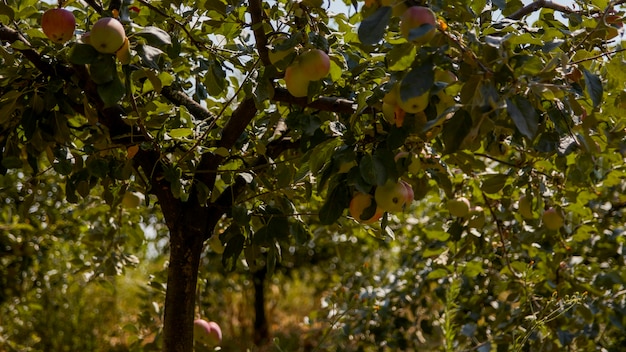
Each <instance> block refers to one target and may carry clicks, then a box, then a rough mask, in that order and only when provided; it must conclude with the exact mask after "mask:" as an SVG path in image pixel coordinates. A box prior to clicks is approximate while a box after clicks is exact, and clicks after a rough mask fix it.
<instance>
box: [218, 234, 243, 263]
mask: <svg viewBox="0 0 626 352" xmlns="http://www.w3.org/2000/svg"><path fill="white" fill-rule="evenodd" d="M229 237H230V238H229V239H228V242H226V248H224V253H222V265H224V268H226V270H228V271H233V270H235V267H236V266H237V261H238V259H239V255H241V251H243V246H244V243H245V240H246V238H245V237H244V236H243V235H242V234H241V233H239V232H237V233H234V234H232V235H231V236H229Z"/></svg>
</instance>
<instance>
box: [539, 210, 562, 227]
mask: <svg viewBox="0 0 626 352" xmlns="http://www.w3.org/2000/svg"><path fill="white" fill-rule="evenodd" d="M542 221H543V224H544V225H545V226H546V228H547V229H548V230H553V231H555V230H558V229H560V228H561V227H562V226H563V216H562V215H561V213H560V212H559V211H558V210H556V209H554V208H552V207H551V208H548V209H546V211H544V212H543V217H542Z"/></svg>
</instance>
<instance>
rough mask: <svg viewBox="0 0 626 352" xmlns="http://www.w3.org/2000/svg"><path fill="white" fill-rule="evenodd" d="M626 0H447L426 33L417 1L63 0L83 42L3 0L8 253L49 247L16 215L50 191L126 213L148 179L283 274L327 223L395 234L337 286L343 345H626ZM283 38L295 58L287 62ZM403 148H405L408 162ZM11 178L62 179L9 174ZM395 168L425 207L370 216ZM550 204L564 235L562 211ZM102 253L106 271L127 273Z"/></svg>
mask: <svg viewBox="0 0 626 352" xmlns="http://www.w3.org/2000/svg"><path fill="white" fill-rule="evenodd" d="M622 2H623V1H616V2H612V3H611V2H607V1H592V2H579V3H578V4H577V5H578V9H577V10H575V11H574V10H567V11H566V9H565V8H563V7H558V6H544V7H543V8H541V7H538V8H537V9H535V10H538V11H537V12H536V13H537V14H538V16H537V19H536V20H535V21H534V22H533V23H529V22H527V21H524V20H523V16H524V14H528V12H524V11H527V10H528V9H530V8H524V7H523V4H522V3H521V2H520V1H492V2H486V1H464V0H454V1H444V0H435V1H431V2H429V3H428V4H427V5H428V6H429V7H430V8H431V9H432V10H434V12H435V13H436V15H437V17H438V19H439V22H438V24H437V29H436V33H435V35H434V37H433V39H432V40H430V41H428V42H427V43H419V44H416V42H412V41H408V40H407V39H406V38H404V37H402V35H401V34H400V16H401V15H402V13H403V10H404V8H405V7H406V6H409V5H417V4H415V3H413V2H411V1H409V2H395V1H366V2H365V4H363V3H357V2H354V3H353V4H352V3H351V4H346V6H350V7H349V10H346V11H345V12H344V13H334V12H333V11H329V10H328V7H329V3H328V2H323V1H319V2H318V1H313V0H304V1H301V2H295V1H275V2H262V1H258V0H251V1H249V2H243V1H237V0H229V1H226V0H224V1H222V0H206V1H203V0H200V1H194V2H187V1H143V0H139V1H137V2H133V3H131V2H129V1H124V2H117V1H111V2H107V3H106V4H105V5H106V6H107V7H106V8H103V7H102V5H100V4H98V3H96V2H93V1H87V2H86V3H87V4H83V3H79V2H73V1H70V2H68V3H67V4H65V5H67V7H68V8H70V9H71V10H72V12H73V14H74V15H75V17H76V18H77V23H78V26H77V28H76V32H75V36H74V38H73V39H72V40H70V41H69V42H68V43H66V44H55V43H53V42H51V41H49V40H48V39H47V38H46V37H45V35H44V34H43V32H42V31H41V26H40V19H41V15H42V13H43V11H45V10H46V9H48V8H51V7H53V6H52V5H50V4H47V3H45V2H39V1H31V0H25V1H20V2H5V3H2V4H0V40H1V43H2V46H1V47H0V54H1V55H0V152H1V154H0V173H1V174H2V176H1V177H2V184H3V190H4V189H12V190H11V191H10V192H9V195H8V196H7V197H6V199H7V201H6V202H5V203H6V204H5V206H6V207H5V208H3V210H2V211H3V213H2V214H0V215H2V216H3V219H4V220H3V221H6V223H7V224H8V225H6V228H5V227H3V228H2V235H1V237H0V240H1V241H3V243H4V242H6V243H7V244H6V245H4V244H3V246H4V247H3V248H11V249H10V250H4V249H1V248H0V250H3V251H5V252H10V253H11V255H12V256H17V257H18V258H21V257H22V254H21V252H20V253H19V255H18V254H15V253H14V252H13V251H14V249H13V248H17V247H20V246H21V245H20V243H31V242H32V243H34V244H38V243H39V242H40V241H43V240H40V239H36V240H34V241H30V240H26V239H27V238H30V237H28V236H30V235H29V234H28V233H24V232H23V231H27V230H29V228H28V226H26V225H25V224H20V225H19V226H16V225H14V224H15V223H16V222H15V221H13V217H12V216H11V211H14V210H15V209H18V210H19V211H21V215H20V216H21V217H20V219H27V218H28V217H29V216H31V215H30V213H31V212H30V210H31V207H32V205H33V204H44V203H45V200H44V199H41V200H40V199H33V197H34V196H33V195H35V194H38V193H41V192H43V191H44V190H45V192H50V194H54V197H58V201H59V202H61V201H67V202H69V203H72V204H76V205H80V204H84V203H86V202H88V201H89V202H92V201H94V200H99V201H100V202H101V204H106V206H107V208H106V209H107V210H110V211H114V209H117V208H118V206H119V205H120V204H122V203H123V200H124V197H125V195H127V194H131V193H132V194H135V193H133V192H138V193H141V194H143V197H145V199H144V204H148V205H149V204H153V203H155V202H158V204H159V208H160V210H161V211H162V212H163V218H164V219H163V221H164V223H165V224H166V225H167V226H168V227H169V228H170V230H174V229H179V230H180V231H173V232H177V233H184V234H188V235H187V236H188V237H184V238H187V239H188V238H194V236H200V237H202V240H204V239H208V238H209V237H210V236H211V234H212V233H213V232H215V234H216V235H217V236H219V240H220V241H221V242H222V244H224V245H225V250H224V252H223V255H222V257H221V262H222V265H223V266H224V267H225V268H226V269H227V270H235V269H237V267H238V265H240V263H241V259H244V260H245V263H246V267H247V268H248V269H249V270H254V269H258V268H260V267H265V268H266V269H267V270H269V271H270V272H273V271H275V270H276V268H277V267H279V265H280V262H281V260H282V259H286V260H288V258H289V256H287V255H286V253H288V252H289V251H290V250H291V252H292V253H294V252H295V248H301V247H302V246H303V245H305V244H306V245H311V243H312V242H310V241H311V240H312V239H318V238H319V234H320V233H321V232H323V231H329V232H331V233H333V232H334V233H338V232H345V233H352V232H355V233H358V234H359V236H358V238H359V240H360V241H363V243H368V244H370V243H379V242H377V241H385V240H386V241H389V240H390V239H392V238H396V241H397V242H396V245H395V252H393V253H392V254H390V255H389V258H390V259H389V261H390V262H391V263H392V264H389V268H388V270H382V269H381V270H382V271H380V272H376V273H374V272H365V274H363V272H362V271H359V275H354V272H356V271H358V270H357V269H355V270H353V271H351V272H350V275H348V276H346V278H345V280H343V281H342V285H341V286H342V287H343V288H342V289H338V293H337V294H336V295H329V296H328V297H327V302H328V304H329V307H332V308H329V315H328V316H330V317H337V320H336V321H335V320H333V325H332V326H333V327H337V326H338V325H337V324H335V323H337V322H339V321H340V323H341V326H342V327H343V332H344V333H346V334H349V335H351V336H353V337H354V336H356V340H354V339H352V340H350V341H362V343H363V344H375V345H376V346H379V347H382V346H390V348H413V349H420V348H428V349H437V348H440V346H444V347H445V348H446V349H447V350H450V351H452V350H462V349H477V350H481V351H483V350H484V351H489V350H491V349H492V347H494V348H495V346H498V350H506V349H508V348H509V347H511V348H516V349H518V350H539V349H541V350H559V349H560V348H563V346H568V348H570V349H576V348H580V349H581V350H583V349H585V348H588V347H589V348H592V347H593V346H603V347H604V348H607V349H609V348H610V347H612V346H618V345H619V344H620V343H621V342H620V341H623V336H624V334H623V330H624V328H623V326H624V324H626V320H625V319H626V318H625V317H624V312H625V310H624V309H625V308H626V307H625V303H624V302H625V301H624V294H623V292H624V291H623V289H624V280H626V278H624V274H623V272H624V271H623V270H622V269H623V266H624V264H625V263H624V256H623V253H622V245H623V241H624V236H623V234H624V228H623V226H624V223H623V215H624V211H623V209H624V205H625V204H626V198H625V196H624V191H625V188H626V183H625V182H624V179H625V177H624V176H625V175H624V174H625V171H626V170H625V165H624V155H625V154H626V119H625V114H624V111H626V70H624V62H625V60H626V58H625V57H624V55H625V54H624V49H623V47H622V42H620V40H621V38H622V36H621V35H620V33H622V32H623V30H622V29H621V27H622V25H623V11H621V10H620V8H619V7H616V5H619V4H620V3H622ZM520 11H522V12H520ZM528 11H532V9H530V10H528ZM557 13H561V14H564V15H565V17H566V18H565V19H564V20H559V19H557ZM106 16H113V17H116V18H118V19H119V20H120V21H121V22H122V23H123V24H124V27H125V29H126V35H127V36H128V39H129V42H130V49H129V50H130V61H129V62H126V61H123V62H122V60H120V59H119V56H116V55H110V54H101V53H99V52H98V51H96V50H93V48H92V47H91V46H90V45H88V43H86V42H87V39H85V37H83V34H85V33H86V32H88V31H89V30H90V27H91V24H93V23H94V22H95V21H97V20H98V19H99V18H101V17H106ZM430 29H432V28H430V27H428V26H427V27H424V28H421V29H416V30H414V31H412V32H411V37H410V38H411V39H419V38H420V37H422V36H424V35H425V34H424V33H422V32H424V31H427V30H430ZM278 39H282V43H280V42H278V43H277V42H276V41H278ZM275 48H279V49H281V50H289V49H293V51H291V52H290V53H288V54H286V55H285V57H284V58H283V59H281V60H279V61H277V62H275V63H274V64H272V62H271V61H270V56H269V51H270V50H274V49H275ZM310 48H317V49H321V50H323V51H324V52H327V53H328V54H329V57H330V71H329V74H328V75H327V76H326V77H325V78H324V79H322V80H319V81H314V82H310V83H309V85H308V88H307V89H308V96H307V97H306V98H296V97H293V96H291V95H290V94H289V93H288V92H287V90H286V89H285V88H284V87H285V80H284V79H283V78H284V70H285V69H286V67H288V66H289V65H291V64H292V62H294V60H295V58H296V57H297V55H298V54H299V53H301V52H303V51H305V50H307V49H310ZM394 92H397V99H400V100H409V99H417V98H419V97H423V96H424V94H425V95H426V97H427V98H428V99H427V106H426V108H425V109H424V110H423V111H421V112H418V113H406V114H405V115H404V114H403V115H402V118H400V115H398V114H397V113H396V112H397V109H396V112H394V114H392V115H393V116H392V117H393V118H390V117H389V115H388V114H387V115H386V114H385V106H384V104H385V103H386V99H387V98H386V97H388V96H389V95H390V94H395V93H394ZM401 152H405V153H407V154H408V155H410V157H409V158H408V160H409V161H410V162H407V158H398V159H397V160H395V158H394V157H395V156H396V155H398V154H399V153H401ZM16 175H21V176H24V177H21V178H19V179H21V180H24V179H27V180H46V179H47V177H48V175H54V176H55V177H58V178H54V180H55V181H54V182H58V184H55V186H56V188H55V189H54V190H48V189H46V188H45V187H44V186H46V187H48V186H49V185H47V184H45V182H30V181H29V182H23V181H20V182H19V185H15V184H12V182H13V181H12V180H15V179H16V178H15V177H17V176H16ZM400 178H401V179H403V180H405V181H406V182H408V183H409V184H410V185H411V186H412V189H413V191H414V193H415V198H416V200H417V201H416V202H415V203H413V204H410V205H409V206H408V207H407V208H406V211H405V213H404V214H385V215H384V216H383V219H382V220H381V222H380V224H378V223H377V224H376V225H375V226H366V225H357V224H356V223H355V222H354V221H353V220H352V219H349V218H348V217H347V216H346V215H347V211H346V209H347V208H348V206H349V203H350V200H351V198H352V196H353V194H355V193H356V192H365V193H372V194H373V193H374V190H375V189H376V187H378V186H380V185H383V184H385V183H386V182H387V181H390V180H391V181H395V180H398V179H400ZM14 191H19V192H17V193H11V192H14ZM459 197H465V198H467V199H469V201H470V203H471V212H470V214H469V215H467V216H452V215H451V214H450V213H449V211H448V209H447V208H446V206H445V204H447V203H446V202H447V201H448V200H452V199H456V198H459ZM522 197H523V198H522ZM522 199H524V201H523V202H522ZM18 201H19V202H25V201H29V202H30V204H31V207H26V206H24V205H21V204H18ZM527 205H528V206H527ZM20 207H21V208H20ZM550 208H552V209H554V210H556V212H557V213H558V214H560V215H561V216H562V218H563V219H564V223H563V225H562V226H557V227H556V228H553V227H552V226H546V224H545V221H543V219H542V216H543V214H544V211H545V210H547V209H550ZM96 209H100V208H98V207H96ZM79 211H81V212H89V211H90V210H89V209H80V210H79ZM32 216H34V215H32ZM89 218H90V219H92V220H93V219H95V218H96V216H95V215H93V216H90V217H89ZM24 221H25V220H24ZM40 222H41V223H45V224H46V225H45V226H44V225H41V227H42V228H43V227H47V228H51V227H50V226H52V225H55V224H56V223H55V222H54V221H52V220H50V219H49V218H47V217H43V216H42V217H41V219H40ZM24 226H26V228H24ZM31 226H33V225H31ZM177 226H178V227H182V228H178V227H177ZM104 228H107V227H106V226H105V227H104ZM361 230H362V231H361ZM358 231H361V232H358ZM135 236H138V234H137V233H135ZM337 238H338V237H337ZM20 239H21V240H20ZM372 239H376V240H375V241H374V240H372ZM81 241H82V240H81ZM130 241H132V238H131V239H130ZM87 242H88V241H87V240H86V239H85V244H87ZM201 242H202V241H200V242H198V243H201ZM16 246H17V247H16ZM89 246H92V245H91V244H89ZM20 248H21V247H20ZM128 248H132V246H130V247H128ZM361 248H363V247H361ZM2 253H4V252H2ZM122 253H125V252H124V251H121V252H119V253H118V254H119V255H120V256H121V257H122V258H126V259H128V258H131V257H124V256H125V255H126V254H122ZM109 255H112V254H110V253H109ZM366 257H367V256H366ZM107 258H110V257H108V256H103V257H101V260H99V262H101V266H99V267H100V268H103V269H102V270H104V269H106V268H109V269H108V270H112V269H115V265H114V266H112V267H110V266H108V265H105V264H106V263H107V260H108V259H107ZM126 259H124V260H126ZM3 260H4V259H3ZM13 263H17V264H15V265H14V264H13ZM21 263H22V259H14V258H13V259H8V260H7V261H3V262H2V264H3V269H2V270H3V271H5V272H8V270H9V269H10V268H15V267H17V266H21V269H20V270H22V271H26V272H27V271H28V270H29V267H28V265H27V264H21ZM382 264H385V263H382ZM5 268H6V269H5ZM377 269H379V267H377ZM372 270H373V269H372ZM3 284H5V283H4V282H3ZM17 286H19V285H16V286H15V287H17ZM15 287H11V288H10V289H8V290H7V291H6V292H5V293H4V295H5V297H6V295H12V294H14V293H12V291H11V290H14V289H15ZM354 291H358V292H359V294H358V296H359V298H358V300H357V299H356V298H355V297H354V293H355V292H354ZM341 292H344V293H345V295H341V294H339V293H341ZM357 305H361V307H357ZM337 307H339V309H341V311H337V309H338V308H337ZM384 322H391V325H389V324H384ZM363 324H365V325H363ZM500 346H503V347H500ZM346 348H348V346H346ZM500 348H502V349H500ZM593 348H595V347H593Z"/></svg>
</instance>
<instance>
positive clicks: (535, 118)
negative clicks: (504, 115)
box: [506, 96, 539, 140]
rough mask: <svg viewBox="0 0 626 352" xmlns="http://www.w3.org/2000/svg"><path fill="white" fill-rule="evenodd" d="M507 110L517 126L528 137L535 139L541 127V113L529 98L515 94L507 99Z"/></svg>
mask: <svg viewBox="0 0 626 352" xmlns="http://www.w3.org/2000/svg"><path fill="white" fill-rule="evenodd" d="M506 110H507V112H508V113H509V116H510V117H511V119H513V122H514V123H515V127H517V130H518V131H520V133H521V134H523V135H524V136H526V138H528V139H530V140H533V139H535V136H536V135H537V130H538V129H539V115H538V114H537V112H536V111H535V109H534V108H533V106H532V104H531V103H530V101H528V99H526V98H524V97H520V96H515V97H514V98H513V99H507V100H506Z"/></svg>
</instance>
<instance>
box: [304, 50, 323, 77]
mask: <svg viewBox="0 0 626 352" xmlns="http://www.w3.org/2000/svg"><path fill="white" fill-rule="evenodd" d="M298 62H299V63H300V67H301V68H302V71H303V72H304V74H305V75H306V77H307V78H308V79H309V81H319V80H320V79H322V78H324V77H326V76H328V73H329V72H330V58H329V57H328V54H326V53H325V52H323V51H322V50H320V49H311V50H308V51H306V52H304V53H302V54H301V55H300V56H299V57H298Z"/></svg>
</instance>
